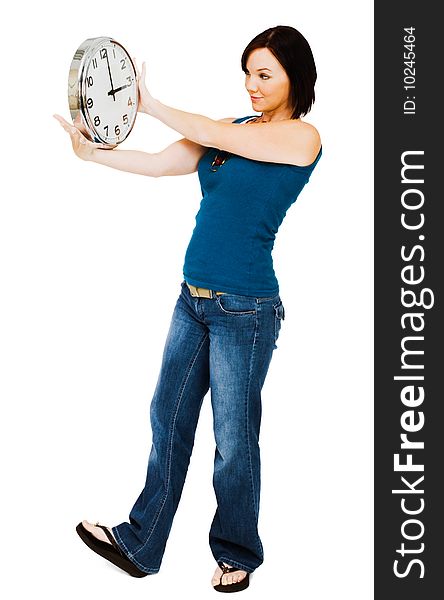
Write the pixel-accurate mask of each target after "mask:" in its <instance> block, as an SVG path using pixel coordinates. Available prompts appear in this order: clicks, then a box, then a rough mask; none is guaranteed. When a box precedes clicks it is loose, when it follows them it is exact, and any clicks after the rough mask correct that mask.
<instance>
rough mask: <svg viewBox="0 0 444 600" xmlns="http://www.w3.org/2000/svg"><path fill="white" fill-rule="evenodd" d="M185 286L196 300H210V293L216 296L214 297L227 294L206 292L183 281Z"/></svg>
mask: <svg viewBox="0 0 444 600" xmlns="http://www.w3.org/2000/svg"><path fill="white" fill-rule="evenodd" d="M185 283H186V284H187V286H188V288H189V290H190V294H191V295H192V296H196V297H198V298H212V297H213V295H212V293H211V292H213V293H214V294H216V296H220V295H221V294H226V293H227V292H216V291H215V290H207V288H201V287H196V286H195V285H191V283H188V281H185Z"/></svg>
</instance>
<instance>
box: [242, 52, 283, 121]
mask: <svg viewBox="0 0 444 600" xmlns="http://www.w3.org/2000/svg"><path fill="white" fill-rule="evenodd" d="M245 87H246V89H247V91H248V93H249V94H250V97H251V102H252V106H253V109H254V110H256V111H259V112H270V111H275V110H276V109H283V110H290V111H291V106H289V104H288V100H289V94H290V79H289V78H288V75H287V73H286V72H285V69H284V68H283V67H282V65H281V63H280V62H279V61H278V60H277V59H276V58H275V56H274V55H273V54H272V52H270V50H269V49H268V48H257V49H256V50H253V51H252V52H251V53H250V55H249V57H248V60H247V72H246V74H245Z"/></svg>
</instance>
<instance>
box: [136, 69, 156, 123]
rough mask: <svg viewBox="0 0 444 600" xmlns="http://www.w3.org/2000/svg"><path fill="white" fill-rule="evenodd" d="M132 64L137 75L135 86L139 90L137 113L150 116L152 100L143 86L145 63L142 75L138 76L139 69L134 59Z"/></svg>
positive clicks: (144, 85)
mask: <svg viewBox="0 0 444 600" xmlns="http://www.w3.org/2000/svg"><path fill="white" fill-rule="evenodd" d="M133 63H134V67H135V69H136V75H137V85H138V88H139V105H138V107H137V111H138V112H143V113H146V114H147V115H151V114H152V113H151V106H152V104H153V102H154V98H153V97H152V96H151V94H150V92H149V91H148V88H147V87H146V84H145V75H146V70H145V63H144V62H143V63H142V73H141V74H139V69H138V68H137V63H136V59H135V58H133Z"/></svg>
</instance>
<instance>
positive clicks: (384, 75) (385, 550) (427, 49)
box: [357, 0, 444, 600]
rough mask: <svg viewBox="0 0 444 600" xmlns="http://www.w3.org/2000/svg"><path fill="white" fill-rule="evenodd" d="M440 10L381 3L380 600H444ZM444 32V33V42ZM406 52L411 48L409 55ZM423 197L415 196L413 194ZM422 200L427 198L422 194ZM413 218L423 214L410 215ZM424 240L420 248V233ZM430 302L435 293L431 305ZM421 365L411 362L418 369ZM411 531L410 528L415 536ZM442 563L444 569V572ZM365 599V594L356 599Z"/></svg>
mask: <svg viewBox="0 0 444 600" xmlns="http://www.w3.org/2000/svg"><path fill="white" fill-rule="evenodd" d="M439 10H440V9H439V3H432V2H424V1H423V2H411V1H406V2H398V1H395V2H387V0H386V1H385V2H382V1H381V0H377V1H376V2H375V37H374V43H375V65H374V68H375V72H374V81H375V87H374V100H375V115H374V116H375V154H374V168H375V239H374V242H375V356H374V358H375V436H374V441H375V473H374V475H375V497H374V499H375V553H374V558H375V565H374V566H375V598H377V599H378V600H386V599H389V598H393V599H396V600H398V599H402V600H410V599H415V600H429V599H430V600H432V599H433V600H435V598H438V597H441V595H442V594H444V592H443V585H442V582H441V579H442V577H444V563H443V560H442V559H443V558H444V526H443V523H444V501H443V490H444V468H443V465H442V457H443V456H444V452H443V444H444V420H443V418H442V415H443V410H442V406H443V404H444V394H443V392H442V385H441V382H440V381H439V376H440V374H441V372H442V373H444V355H443V354H444V353H443V351H442V349H441V343H440V342H441V337H442V335H443V333H444V327H443V314H442V298H443V271H444V270H443V267H442V259H443V254H444V253H443V249H442V243H441V240H442V238H443V236H444V233H443V230H444V222H443V221H442V220H441V215H442V214H443V212H444V211H443V210H442V207H443V205H444V197H443V196H444V194H443V193H442V190H441V178H444V166H441V157H442V155H443V151H442V148H441V147H440V146H441V137H442V131H443V129H444V128H443V124H442V116H441V115H442V108H441V107H442V106H444V97H443V96H442V95H441V89H442V88H443V85H442V83H443V69H442V68H440V65H441V63H442V61H441V57H440V54H441V49H440V46H441V39H442V37H443V35H442V32H443V24H442V23H441V22H440V20H439V17H438V14H437V13H438V11H439ZM405 27H414V28H415V42H414V43H415V49H414V52H415V65H414V66H415V90H414V91H412V92H407V91H405V90H404V89H403V85H404V82H403V79H404V68H406V65H404V56H403V52H404V40H403V35H407V33H406V32H404V31H403V28H405ZM440 34H441V35H440ZM406 51H407V50H406ZM409 94H410V95H411V96H415V114H414V115H412V114H409V115H406V114H404V111H403V102H404V100H405V99H406V96H407V95H409ZM406 151H423V152H424V154H423V155H422V156H421V155H416V157H414V158H413V157H412V156H410V157H409V158H408V160H409V162H410V163H413V162H414V163H416V164H418V165H419V164H423V165H424V170H423V171H422V175H419V173H421V172H420V171H416V172H417V173H418V177H422V178H423V179H424V183H423V184H407V185H406V184H402V183H401V167H402V163H401V155H402V153H403V152H406ZM408 186H410V187H411V188H414V187H417V188H418V189H421V190H422V192H423V193H424V205H423V206H422V208H421V209H420V210H418V211H414V212H415V213H416V216H417V217H418V216H419V213H420V212H423V214H424V217H425V220H424V226H423V228H422V229H421V231H408V230H406V229H405V228H404V227H403V226H402V224H401V213H402V212H405V210H404V211H403V209H402V205H401V195H402V192H403V191H404V190H405V189H406V188H407V187H408ZM411 197H412V198H413V197H414V196H413V195H412V196H411ZM418 198H419V196H418ZM408 215H409V216H412V217H413V216H414V214H413V212H412V211H408ZM420 233H421V234H423V235H424V240H419V234H420ZM415 244H420V245H422V246H423V248H424V260H423V261H421V260H420V258H419V256H420V251H419V250H418V251H417V252H416V253H415V255H414V258H412V259H411V261H407V262H406V261H404V260H403V259H402V257H401V247H402V246H403V245H404V246H406V252H407V251H408V250H409V249H412V248H413V246H415ZM407 265H414V271H413V272H414V276H415V277H416V276H417V275H418V274H419V273H420V271H419V268H420V266H423V267H424V280H423V282H422V283H419V284H415V285H410V286H408V285H406V284H405V283H404V282H403V281H402V278H401V270H402V268H403V267H405V266H407ZM403 286H404V287H405V288H406V289H416V290H417V293H418V294H419V291H420V289H421V288H429V289H430V290H432V292H433V297H434V300H433V302H434V304H433V306H432V307H430V308H428V309H425V308H421V307H413V308H412V309H408V308H405V307H403V306H402V303H401V288H402V287H403ZM430 297H431V295H430V294H429V298H430ZM410 311H415V312H423V313H424V323H425V325H424V328H423V331H422V332H420V331H418V332H416V335H418V336H420V335H422V336H424V340H423V341H421V342H418V341H414V342H413V346H415V348H416V349H421V350H423V351H424V354H422V355H421V354H419V355H417V356H416V358H415V361H414V362H415V365H416V364H418V365H419V364H423V365H424V369H422V370H420V369H414V370H410V371H409V373H411V374H414V375H421V374H422V375H423V376H424V381H422V382H421V381H416V382H410V384H411V385H417V386H418V385H422V386H423V387H424V400H423V402H422V404H421V405H420V406H418V407H416V408H415V409H414V410H415V413H414V414H415V415H416V419H419V411H422V412H423V414H424V426H423V427H422V428H421V429H420V430H419V431H417V432H415V433H409V434H408V436H409V439H411V440H417V441H423V442H424V449H417V450H414V451H407V452H406V451H405V450H401V449H400V444H401V439H400V434H401V433H403V432H404V430H403V428H402V425H401V417H402V414H403V412H404V411H407V410H412V408H411V407H410V408H409V407H407V406H405V405H404V404H403V403H402V402H401V398H400V392H401V389H402V388H403V387H404V386H406V385H408V384H409V382H406V381H404V382H403V381H399V380H395V379H394V377H395V376H397V375H406V374H407V372H406V370H405V369H404V370H403V369H401V354H402V349H401V340H402V338H403V337H405V336H408V335H412V333H411V329H409V328H406V329H405V330H403V328H402V326H401V316H402V314H403V313H406V312H410ZM410 362H412V361H410ZM409 452H410V453H412V455H413V462H414V463H420V464H424V472H422V473H421V472H410V473H405V472H404V473H403V472H395V471H394V454H397V453H400V455H401V460H402V461H403V462H405V461H406V454H408V453H409ZM422 475H423V476H424V480H423V481H422V482H421V483H420V484H419V485H417V486H416V488H417V489H423V490H424V493H423V494H404V495H403V494H394V493H393V492H392V490H394V489H402V487H404V488H406V486H405V485H404V486H402V483H401V476H405V477H406V478H407V479H408V480H409V481H410V482H414V481H415V480H416V479H417V478H418V477H421V476H422ZM403 497H404V498H405V499H406V503H407V504H406V506H407V507H410V508H413V507H414V506H418V507H419V506H420V505H421V503H420V498H422V499H423V500H424V509H423V511H422V512H421V514H418V515H416V517H415V516H413V515H411V516H409V515H406V514H405V513H403V511H402V509H401V499H402V498H403ZM409 518H411V519H414V518H416V519H418V520H420V521H421V522H422V524H423V526H424V533H423V535H422V536H421V538H419V539H418V540H415V541H414V540H403V535H402V532H401V527H402V524H403V522H405V521H406V520H407V519H409ZM408 527H410V529H409V528H408ZM408 527H407V528H406V529H405V531H406V532H408V533H409V535H414V534H415V532H418V534H419V532H420V531H421V527H420V525H419V524H416V525H415V524H413V525H409V526H408ZM403 541H404V543H405V544H406V547H408V548H412V549H414V548H416V549H419V548H420V544H421V543H423V544H424V548H423V551H422V552H419V553H417V554H408V555H405V556H404V557H402V556H401V554H400V553H398V552H397V550H398V549H400V547H401V543H402V542H403ZM415 558H417V559H419V560H421V561H422V563H423V568H424V571H423V575H424V576H423V577H420V575H421V568H420V565H419V564H417V563H412V564H411V565H410V566H409V568H408V565H409V562H410V561H411V560H414V559H415ZM397 559H398V560H399V561H400V563H399V571H400V572H404V573H405V572H407V571H408V574H407V575H406V576H405V577H397V576H396V575H395V573H394V561H395V560H397ZM442 563H443V564H442ZM358 596H359V593H358V592H357V597H358Z"/></svg>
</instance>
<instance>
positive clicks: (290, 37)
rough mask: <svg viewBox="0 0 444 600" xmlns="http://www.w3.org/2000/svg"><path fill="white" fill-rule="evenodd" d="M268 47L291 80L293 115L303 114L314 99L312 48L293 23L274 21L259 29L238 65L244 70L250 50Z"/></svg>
mask: <svg viewBox="0 0 444 600" xmlns="http://www.w3.org/2000/svg"><path fill="white" fill-rule="evenodd" d="M257 48H268V49H269V50H270V52H272V53H273V55H274V56H275V58H276V59H277V60H278V61H279V63H280V64H281V65H282V67H283V69H284V70H285V72H286V73H287V75H288V78H289V80H290V98H289V100H290V105H291V106H292V108H293V113H292V115H291V118H292V119H299V117H300V116H304V115H306V114H307V113H308V112H309V111H310V110H311V106H312V104H313V103H314V101H315V91H314V86H315V83H316V78H317V73H316V65H315V62H314V58H313V54H312V52H311V48H310V46H309V44H308V42H307V40H306V39H305V38H304V36H303V35H302V34H301V33H300V32H299V31H298V30H297V29H294V27H290V26H288V25H277V26H276V27H270V29H266V30H265V31H263V32H262V33H259V34H258V35H257V36H256V37H255V38H253V39H252V40H251V42H250V43H249V44H248V46H247V47H246V48H245V50H244V51H243V53H242V58H241V65H242V70H243V71H244V73H246V71H247V60H248V57H249V56H250V53H251V52H252V51H253V50H256V49H257Z"/></svg>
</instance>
